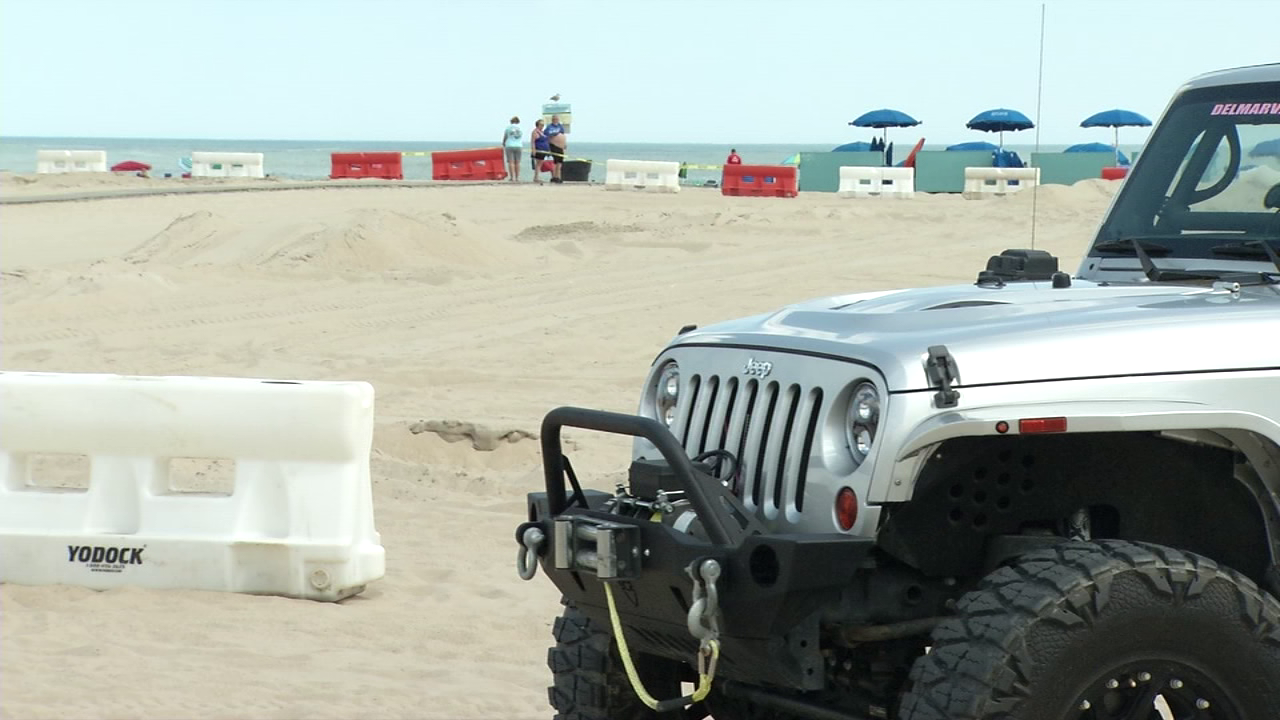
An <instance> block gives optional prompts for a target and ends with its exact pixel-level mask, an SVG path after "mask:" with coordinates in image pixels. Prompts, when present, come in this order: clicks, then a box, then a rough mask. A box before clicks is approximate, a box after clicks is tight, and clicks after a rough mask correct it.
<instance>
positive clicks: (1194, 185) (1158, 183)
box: [1089, 82, 1280, 280]
mask: <svg viewBox="0 0 1280 720" xmlns="http://www.w3.org/2000/svg"><path fill="white" fill-rule="evenodd" d="M1135 248H1141V251H1139V250H1136V249H1135ZM1277 249H1280V82H1257V83H1249V84H1239V85H1223V86H1216V87H1204V88H1196V89H1192V90H1188V91H1187V92H1185V93H1183V94H1182V95H1181V96H1179V97H1178V98H1177V99H1176V100H1175V101H1174V102H1173V104H1172V105H1171V106H1170V108H1169V110H1168V112H1167V113H1165V117H1164V119H1163V120H1162V121H1161V122H1160V124H1159V126H1158V127H1157V128H1156V129H1155V132H1153V133H1152V135H1151V138H1150V140H1149V141H1148V142H1147V145H1146V149H1145V150H1144V151H1143V152H1142V156H1141V159H1140V161H1139V162H1138V163H1137V165H1136V166H1135V167H1134V171H1133V172H1132V173H1131V174H1130V176H1129V178H1128V179H1127V180H1126V181H1125V185H1124V187H1123V188H1122V189H1121V191H1120V193H1119V195H1118V196H1117V198H1116V201H1115V204H1114V206H1113V207H1112V209H1111V212H1110V213H1109V214H1108V216H1107V219H1106V220H1105V221H1104V222H1103V224H1102V226H1101V228H1099V231H1098V236H1097V238H1096V239H1095V240H1094V244H1093V247H1092V248H1090V251H1089V255H1090V256H1093V257H1100V258H1108V257H1111V258H1114V257H1116V256H1117V255H1128V256H1129V257H1131V258H1132V257H1133V256H1134V255H1135V254H1136V255H1139V256H1140V257H1141V255H1144V254H1145V255H1147V256H1150V257H1154V258H1156V262H1157V263H1160V264H1161V265H1164V264H1165V262H1166V261H1167V260H1169V259H1173V260H1177V259H1182V258H1187V259H1194V262H1192V263H1189V264H1188V263H1174V264H1175V265H1177V266H1179V267H1182V268H1184V269H1186V270H1196V271H1200V274H1202V275H1211V274H1214V273H1215V271H1217V272H1225V271H1230V270H1240V269H1242V266H1241V263H1242V262H1252V263H1257V264H1258V265H1255V266H1253V267H1252V268H1251V269H1253V270H1256V271H1263V272H1268V273H1275V272H1276V264H1275V257H1276V255H1275V252H1276V250H1277ZM1143 251H1145V252H1143ZM1130 262H1132V261H1130ZM1146 264H1147V262H1146V261H1145V260H1144V265H1146ZM1114 269H1119V268H1114ZM1135 269H1136V268H1135ZM1146 274H1147V275H1148V277H1149V278H1151V279H1153V280H1154V279H1157V278H1155V277H1151V275H1152V274H1151V273H1150V272H1147V273H1146ZM1168 279H1172V280H1177V279H1182V278H1180V277H1178V276H1176V275H1175V276H1170V277H1169V278H1168Z"/></svg>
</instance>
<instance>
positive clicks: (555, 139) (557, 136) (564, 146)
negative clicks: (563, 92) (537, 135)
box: [546, 115, 569, 183]
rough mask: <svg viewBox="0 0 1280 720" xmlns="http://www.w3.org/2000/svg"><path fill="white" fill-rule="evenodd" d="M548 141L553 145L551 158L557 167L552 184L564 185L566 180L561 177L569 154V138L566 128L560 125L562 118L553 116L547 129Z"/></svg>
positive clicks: (553, 172)
mask: <svg viewBox="0 0 1280 720" xmlns="http://www.w3.org/2000/svg"><path fill="white" fill-rule="evenodd" d="M546 136H547V140H548V141H549V142H550V143H551V158H552V160H553V161H554V162H555V167H554V168H552V170H551V182H553V183H562V182H564V179H563V178H562V177H560V171H561V166H563V165H564V155H565V153H566V152H568V148H569V136H568V135H567V134H565V131H564V126H563V125H561V124H560V116H559V115H552V116H551V124H550V125H547V129H546Z"/></svg>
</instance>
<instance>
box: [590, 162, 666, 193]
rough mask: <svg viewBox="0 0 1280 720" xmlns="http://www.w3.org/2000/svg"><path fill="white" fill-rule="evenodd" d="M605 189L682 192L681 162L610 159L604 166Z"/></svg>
mask: <svg viewBox="0 0 1280 720" xmlns="http://www.w3.org/2000/svg"><path fill="white" fill-rule="evenodd" d="M604 189H605V190H624V189H635V190H651V191H654V192H680V163H678V162H665V161H660V160H613V159H610V160H609V161H608V162H607V163H605V166H604Z"/></svg>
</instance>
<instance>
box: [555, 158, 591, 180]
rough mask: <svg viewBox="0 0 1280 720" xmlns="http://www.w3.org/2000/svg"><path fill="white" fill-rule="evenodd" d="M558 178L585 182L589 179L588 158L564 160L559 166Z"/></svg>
mask: <svg viewBox="0 0 1280 720" xmlns="http://www.w3.org/2000/svg"><path fill="white" fill-rule="evenodd" d="M560 179H561V180H564V181H565V182H586V181H587V180H590V179H591V161H590V160H565V161H564V164H563V165H561V166H560Z"/></svg>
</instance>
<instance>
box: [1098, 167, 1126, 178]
mask: <svg viewBox="0 0 1280 720" xmlns="http://www.w3.org/2000/svg"><path fill="white" fill-rule="evenodd" d="M1128 174H1129V168H1128V167H1104V168H1102V179H1103V180H1123V179H1124V176H1125V175H1128Z"/></svg>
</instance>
